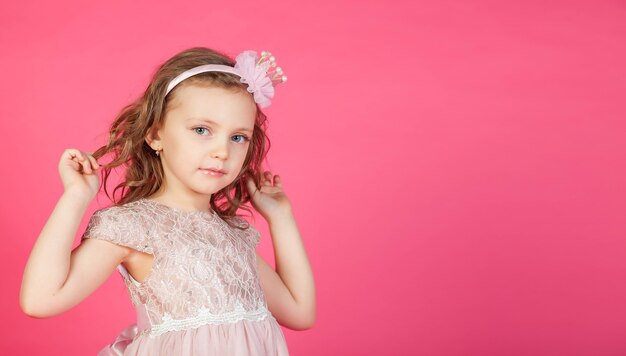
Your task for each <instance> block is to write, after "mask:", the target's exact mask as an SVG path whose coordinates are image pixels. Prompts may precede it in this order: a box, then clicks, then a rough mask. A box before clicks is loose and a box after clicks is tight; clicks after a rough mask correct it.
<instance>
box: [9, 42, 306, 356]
mask: <svg viewBox="0 0 626 356" xmlns="http://www.w3.org/2000/svg"><path fill="white" fill-rule="evenodd" d="M285 80H286V77H285V76H284V75H283V73H282V70H281V69H280V67H276V63H275V60H274V57H272V56H271V54H270V53H267V52H262V53H261V56H260V57H259V56H258V54H257V53H256V52H254V51H244V52H242V53H241V54H240V55H239V56H237V58H236V60H235V61H233V60H232V59H231V58H229V57H228V56H226V55H224V54H222V53H219V52H217V51H214V50H211V49H207V48H191V49H189V50H186V51H183V52H181V53H179V54H177V55H176V56H174V57H172V58H171V59H169V60H167V61H166V62H165V63H164V64H163V65H161V66H160V68H159V69H158V70H157V72H156V73H155V75H154V77H153V79H152V81H151V83H150V85H149V86H148V88H147V89H146V91H145V93H144V94H143V96H142V97H141V98H139V99H138V100H137V101H136V102H134V103H133V104H131V105H128V106H126V107H125V108H124V109H123V110H122V111H121V112H120V114H119V115H118V117H117V118H116V120H115V121H114V123H113V124H112V126H111V129H110V133H109V134H110V135H109V140H108V143H107V144H106V145H105V146H103V147H101V148H99V149H98V150H96V151H95V152H94V153H93V154H91V153H89V152H82V151H80V150H78V149H73V148H70V149H67V150H65V151H64V152H63V154H62V156H61V159H60V162H59V172H60V176H61V180H62V182H63V186H64V193H63V195H62V196H61V198H60V199H59V201H58V203H57V205H56V207H55V208H54V210H53V212H52V214H51V215H50V218H49V219H48V221H47V222H46V224H45V226H44V228H43V230H42V232H41V234H40V236H39V238H38V240H37V241H36V243H35V245H34V247H33V250H32V252H31V255H30V258H29V260H28V263H27V265H26V269H25V271H24V278H23V282H22V288H21V292H20V305H21V307H22V310H23V311H24V312H25V313H26V314H28V315H30V316H33V317H38V318H42V317H50V316H53V315H56V314H59V313H62V312H64V311H66V310H68V309H70V308H72V307H73V306H75V305H76V304H78V303H80V302H81V301H82V300H83V299H85V298H86V297H87V296H88V295H89V294H90V293H92V292H93V291H94V290H95V289H96V288H98V286H100V285H101V284H102V283H103V282H104V281H105V280H106V279H107V278H108V277H109V275H110V274H111V273H112V272H113V271H114V270H115V269H116V268H117V269H118V270H119V272H120V273H121V275H122V277H123V279H124V282H125V284H126V286H127V288H128V291H129V294H130V297H131V300H132V302H133V304H134V306H135V309H136V311H137V323H136V324H133V325H130V326H129V327H128V328H126V329H125V330H124V331H123V332H122V333H121V334H120V335H119V336H118V337H117V339H116V340H114V341H113V342H112V343H111V344H110V345H108V346H106V347H105V348H104V349H102V351H101V352H100V353H99V355H152V356H154V355H170V356H174V355H287V354H288V351H287V345H286V343H285V339H284V336H283V334H282V331H281V329H280V326H279V323H280V324H281V325H283V326H285V327H288V328H290V329H294V330H303V329H307V328H310V327H312V325H313V324H314V321H315V285H314V280H313V273H312V271H311V267H310V264H309V261H308V257H307V254H306V251H305V248H304V245H303V243H302V240H301V237H300V233H299V231H298V227H297V225H296V221H295V219H294V215H293V213H292V206H291V203H290V201H289V200H288V198H287V196H286V195H285V192H284V191H283V185H282V180H281V178H280V176H278V175H274V174H272V173H271V172H269V171H263V169H262V161H263V159H264V158H265V156H266V153H267V149H269V141H268V139H267V136H266V133H265V128H266V122H265V120H266V116H265V115H264V114H263V112H262V111H261V108H264V107H266V106H268V105H269V104H270V99H272V98H273V96H274V86H275V85H276V84H278V83H281V82H284V81H285ZM104 156H107V157H109V156H110V157H112V158H111V160H110V162H109V163H106V164H103V163H102V162H98V159H100V158H102V157H104ZM119 166H123V167H124V168H126V171H125V178H124V179H123V180H122V182H121V183H120V184H119V185H117V186H116V187H115V189H114V190H113V196H114V197H113V198H112V200H113V202H114V205H113V206H110V207H106V208H102V209H100V210H97V211H96V212H95V213H94V214H93V216H91V219H90V220H89V223H88V225H87V228H86V230H85V232H84V234H83V236H82V240H81V243H80V245H79V246H78V247H76V248H75V249H74V250H72V249H71V247H72V243H73V239H74V236H75V234H76V232H77V229H78V226H79V224H80V221H81V219H82V218H83V215H84V213H85V211H86V209H87V207H88V206H89V204H90V202H91V201H92V200H93V198H94V197H95V196H96V194H97V193H98V191H99V190H100V187H101V186H102V187H104V191H105V192H106V194H107V196H109V197H110V195H109V191H108V190H107V185H106V183H107V179H108V178H109V175H110V173H111V170H112V169H114V168H116V167H119ZM100 174H101V175H102V185H100V179H99V175H100ZM116 194H117V195H118V198H116V197H115V196H116ZM247 202H250V203H251V204H252V206H253V208H254V209H255V210H256V211H258V212H259V214H260V215H262V216H263V218H265V219H266V220H267V222H268V225H269V227H270V231H271V235H272V241H273V247H274V254H275V258H276V261H275V262H276V271H275V270H274V269H273V268H271V266H270V265H269V264H268V263H267V262H265V261H264V260H263V258H262V257H261V256H260V255H258V254H257V253H256V247H257V245H258V243H259V240H260V237H261V236H260V233H259V231H258V230H257V229H255V228H254V226H252V225H250V224H248V223H247V221H246V220H244V219H243V218H242V217H241V216H239V215H237V214H236V213H237V210H238V209H239V208H242V209H244V210H248V211H250V209H249V208H248V207H246V206H244V204H245V203H247Z"/></svg>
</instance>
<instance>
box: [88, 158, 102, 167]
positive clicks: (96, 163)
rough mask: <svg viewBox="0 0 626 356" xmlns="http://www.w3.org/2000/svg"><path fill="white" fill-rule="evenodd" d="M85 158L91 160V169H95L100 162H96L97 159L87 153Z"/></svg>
mask: <svg viewBox="0 0 626 356" xmlns="http://www.w3.org/2000/svg"><path fill="white" fill-rule="evenodd" d="M87 158H88V159H89V161H90V162H91V168H93V170H97V169H98V168H100V164H98V161H96V158H95V157H94V156H92V155H87Z"/></svg>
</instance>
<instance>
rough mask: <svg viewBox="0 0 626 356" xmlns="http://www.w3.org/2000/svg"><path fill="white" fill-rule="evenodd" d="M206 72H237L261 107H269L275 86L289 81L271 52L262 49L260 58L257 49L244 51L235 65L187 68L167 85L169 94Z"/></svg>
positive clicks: (208, 65)
mask: <svg viewBox="0 0 626 356" xmlns="http://www.w3.org/2000/svg"><path fill="white" fill-rule="evenodd" d="M204 72H226V73H232V74H236V75H238V76H239V77H241V79H239V80H240V81H241V82H242V83H245V84H247V85H248V88H247V90H248V92H249V93H251V94H253V97H254V101H255V102H256V103H257V104H259V106H260V107H261V108H266V107H268V106H269V105H270V104H271V103H272V101H271V99H272V98H273V97H274V87H275V86H276V85H278V84H280V83H284V82H286V81H287V76H286V75H284V73H283V70H282V69H281V68H280V67H277V66H276V59H275V58H274V56H272V54H271V53H270V52H267V51H262V52H261V57H260V58H259V57H258V55H257V53H256V52H255V51H243V52H241V53H240V54H239V55H238V56H237V58H236V59H235V66H234V67H231V66H227V65H222V64H205V65H201V66H198V67H194V68H191V69H189V70H186V71H184V72H182V73H181V74H179V75H178V76H176V78H174V79H172V80H171V81H170V83H169V84H168V86H167V90H166V91H165V95H167V94H168V93H169V92H170V91H172V89H174V87H175V86H177V85H178V84H180V82H182V81H183V80H185V79H187V78H189V77H192V76H194V75H196V74H200V73H204Z"/></svg>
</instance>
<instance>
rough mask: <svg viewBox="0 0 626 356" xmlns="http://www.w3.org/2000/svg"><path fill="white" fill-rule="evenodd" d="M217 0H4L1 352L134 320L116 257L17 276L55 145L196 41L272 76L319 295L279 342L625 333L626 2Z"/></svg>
mask: <svg viewBox="0 0 626 356" xmlns="http://www.w3.org/2000/svg"><path fill="white" fill-rule="evenodd" d="M234 3H235V4H230V2H223V1H220V2H209V1H198V2H193V3H192V2H188V1H187V2H180V3H178V4H173V2H168V3H162V4H159V5H155V2H154V1H133V2H132V4H130V2H121V1H108V2H106V5H105V3H101V4H94V3H91V2H84V1H56V2H50V3H46V2H34V1H32V0H30V1H20V2H13V1H4V2H2V3H1V4H0V67H1V68H2V80H1V81H0V92H1V93H2V94H1V97H0V100H1V101H2V102H1V105H0V118H1V120H0V133H1V135H2V140H0V145H1V146H0V155H1V159H2V163H3V169H2V172H3V173H2V178H1V179H2V187H3V192H2V199H0V213H1V220H0V223H1V228H2V230H1V231H2V239H3V240H4V242H5V245H4V246H3V247H2V248H0V261H2V267H3V270H4V271H5V273H4V287H3V292H2V293H1V294H0V308H1V310H2V311H3V318H2V323H0V325H1V326H0V327H1V328H2V330H1V336H0V337H1V339H0V340H1V341H0V354H3V355H4V354H7V355H8V354H11V355H18V354H20V355H95V354H96V352H97V351H98V350H99V349H100V348H101V347H102V346H104V345H105V344H106V343H108V342H110V341H112V340H113V339H114V338H115V336H117V334H118V333H119V332H120V331H121V330H122V329H123V328H125V327H126V326H127V325H128V324H129V323H132V322H133V320H134V314H133V309H132V306H131V304H130V300H129V298H128V295H127V293H126V290H125V289H124V288H125V287H124V286H123V283H122V281H121V278H120V277H119V275H118V274H117V273H116V274H114V275H113V276H112V277H111V278H110V279H109V281H108V282H107V283H106V284H105V285H104V286H103V287H102V288H100V289H99V290H98V291H96V292H95V293H94V294H92V295H91V296H89V297H88V299H87V300H86V301H85V302H83V303H82V304H81V305H79V306H78V307H76V308H75V309H73V310H71V311H69V312H67V313H65V314H63V315H61V316H58V317H56V318H52V319H45V320H36V319H32V318H29V317H26V316H24V315H23V314H22V313H21V312H20V310H19V308H18V294H19V285H20V282H21V278H22V272H23V268H24V265H25V263H26V259H27V257H28V254H29V252H30V248H31V246H32V244H33V243H34V241H35V239H36V238H37V236H38V234H39V232H40V230H41V228H42V227H43V225H44V223H45V221H46V219H47V218H48V216H49V214H50V213H51V211H52V208H53V207H54V205H55V203H56V201H57V199H58V198H59V196H60V194H61V192H62V186H61V183H60V179H59V177H58V173H57V163H58V159H59V157H60V154H61V152H62V151H63V149H65V148H67V147H78V148H80V149H83V150H86V151H89V150H94V149H95V148H96V147H98V146H99V145H101V144H102V143H104V139H105V133H106V129H107V127H108V124H109V122H110V121H111V120H112V119H113V117H114V115H115V114H116V113H117V112H118V110H120V109H121V108H122V107H123V106H124V105H126V104H127V103H128V102H130V101H131V100H133V99H134V98H136V97H137V96H138V95H140V94H141V93H142V92H143V90H144V88H145V86H146V85H147V83H148V80H149V78H150V77H151V75H152V73H153V72H154V70H155V69H156V66H157V65H158V64H160V63H161V62H163V61H164V60H166V59H167V58H169V57H170V56H172V55H174V54H175V53H176V52H178V51H180V50H183V49H186V48H188V47H192V46H208V47H214V48H216V49H219V50H223V51H225V52H227V53H228V54H230V55H236V54H237V53H239V52H240V51H242V50H245V49H254V50H257V51H260V50H268V51H271V52H272V53H273V54H274V55H275V56H276V58H277V61H278V64H279V65H280V66H281V67H282V68H283V69H284V70H285V73H286V74H287V76H288V77H289V81H288V82H287V83H286V84H284V85H283V86H281V87H278V88H277V95H276V99H275V101H274V104H273V105H272V106H271V107H270V108H268V109H267V110H266V113H267V114H268V115H269V119H270V121H271V123H270V129H269V135H270V137H271V139H272V148H271V150H270V154H269V162H270V163H271V166H270V168H271V169H272V170H273V171H274V173H277V174H280V175H281V176H282V177H283V180H284V185H285V189H286V191H287V193H288V195H289V196H290V199H291V200H292V202H293V203H294V209H295V214H296V218H297V219H298V224H299V227H300V229H301V232H302V236H303V239H304V242H305V245H306V247H307V249H308V253H309V256H310V259H311V263H312V265H313V269H314V272H315V277H316V282H317V298H318V299H317V301H318V314H317V315H318V317H317V324H316V325H315V327H314V328H312V329H310V330H307V331H291V330H288V329H286V328H283V330H284V332H285V336H286V338H287V342H288V344H289V348H290V350H291V352H292V354H293V355H624V354H626V337H625V334H626V303H625V301H626V287H625V286H624V283H625V281H626V259H625V258H624V251H625V250H626V241H625V237H626V222H625V219H624V214H625V212H626V199H625V198H626V190H625V188H624V181H625V178H626V170H625V168H624V162H625V158H626V157H625V153H626V144H625V140H624V132H625V129H626V125H625V124H624V114H625V113H626V109H625V106H624V101H625V100H624V97H625V94H624V93H625V89H626V65H625V63H626V49H625V48H626V45H625V43H626V5H624V3H623V2H621V1H591V0H589V1H550V2H546V1H523V2H522V1H519V2H518V3H514V2H510V1H507V2H500V1H451V0H445V1H434V2H433V1H395V2H390V1H380V0H377V1H343V2H340V3H337V2H336V1H323V2H322V1H320V2H311V1H303V2H299V1H298V2H295V1H280V2H269V3H268V2H261V1H237V2H234ZM106 203H107V201H106V199H100V201H99V202H98V201H94V203H93V204H92V207H91V210H90V212H91V211H93V210H94V209H96V208H98V207H101V206H104V205H105V204H106ZM87 220H88V216H85V219H84V221H83V225H82V227H81V229H80V231H79V233H78V234H77V235H80V234H81V233H82V231H83V228H84V224H85V223H86V221H87ZM256 226H257V227H258V228H259V229H260V230H261V231H262V233H263V240H262V242H261V254H262V255H264V256H266V257H267V258H268V259H269V260H270V261H273V259H272V258H273V255H272V250H271V241H270V236H269V234H268V229H267V225H266V224H265V222H264V221H263V219H262V218H260V217H258V219H257V220H256Z"/></svg>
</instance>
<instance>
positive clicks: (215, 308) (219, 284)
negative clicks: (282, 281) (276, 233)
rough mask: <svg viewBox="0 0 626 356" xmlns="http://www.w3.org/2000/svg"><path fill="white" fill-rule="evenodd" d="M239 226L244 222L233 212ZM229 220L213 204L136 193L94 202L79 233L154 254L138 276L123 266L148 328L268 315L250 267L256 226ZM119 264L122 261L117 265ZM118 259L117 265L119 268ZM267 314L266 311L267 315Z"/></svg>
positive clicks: (164, 329) (170, 328)
mask: <svg viewBox="0 0 626 356" xmlns="http://www.w3.org/2000/svg"><path fill="white" fill-rule="evenodd" d="M233 221H234V222H235V223H236V224H237V225H238V226H245V225H246V224H247V222H246V221H245V220H244V219H243V218H241V217H235V218H233ZM247 225H248V228H247V229H246V230H239V229H235V228H232V227H230V226H228V224H227V223H226V222H225V221H224V220H222V219H221V218H220V217H219V216H218V215H217V214H216V213H215V212H212V211H209V212H199V211H198V212H192V211H184V210H180V209H176V208H172V207H169V206H167V205H164V204H161V203H158V202H156V201H152V200H148V199H141V200H137V201H134V202H131V203H127V204H125V205H123V206H113V207H109V208H104V209H101V210H97V211H96V212H95V213H94V215H93V216H92V217H91V219H90V221H89V223H88V225H87V228H86V230H85V232H84V234H83V237H82V238H83V239H85V238H97V239H102V240H106V241H109V242H112V243H115V244H119V245H123V246H127V247H130V248H133V249H136V250H138V251H142V252H146V253H150V254H152V255H153V256H154V260H153V264H152V269H151V271H150V272H149V273H148V275H147V276H146V278H145V279H144V280H143V281H142V282H141V283H139V282H137V281H135V280H134V279H133V278H132V276H131V275H130V274H128V273H122V277H123V278H124V281H125V284H126V286H127V288H128V291H129V294H130V296H131V300H132V302H133V304H135V306H139V305H141V306H142V309H144V310H145V313H146V314H147V319H148V321H149V324H150V327H151V330H149V331H150V335H152V336H155V335H160V334H162V333H165V332H168V331H178V330H183V329H187V328H197V327H199V326H200V325H205V324H221V323H234V322H237V321H239V320H244V319H245V320H262V319H264V318H267V317H271V313H270V312H269V310H268V309H267V304H266V301H265V297H264V295H263V291H262V289H261V286H260V282H259V278H258V275H257V269H256V247H257V245H258V243H259V241H260V237H261V236H260V233H259V231H258V230H257V229H256V228H254V226H252V225H251V224H247ZM120 267H122V266H120ZM123 270H124V269H123V267H122V269H120V272H123ZM272 319H273V317H272Z"/></svg>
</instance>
